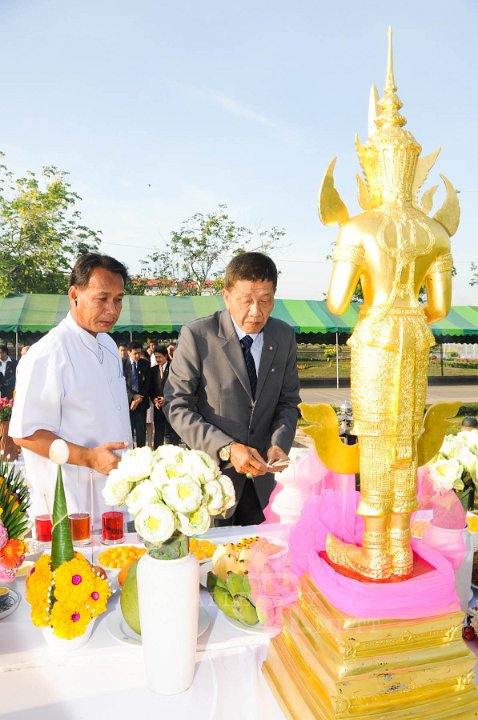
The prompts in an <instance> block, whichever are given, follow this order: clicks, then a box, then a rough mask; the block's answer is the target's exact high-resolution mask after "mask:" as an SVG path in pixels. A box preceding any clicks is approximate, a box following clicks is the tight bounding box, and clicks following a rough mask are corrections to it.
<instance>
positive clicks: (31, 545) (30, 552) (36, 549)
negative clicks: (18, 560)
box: [25, 538, 45, 563]
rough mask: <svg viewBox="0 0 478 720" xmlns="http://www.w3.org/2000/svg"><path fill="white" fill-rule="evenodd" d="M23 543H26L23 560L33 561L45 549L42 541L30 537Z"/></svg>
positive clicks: (39, 556)
mask: <svg viewBox="0 0 478 720" xmlns="http://www.w3.org/2000/svg"><path fill="white" fill-rule="evenodd" d="M25 543H26V545H27V552H26V553H25V561H28V562H31V563H34V562H36V561H37V560H38V559H39V558H41V556H42V555H43V553H44V551H45V546H44V544H43V543H41V542H39V541H38V540H32V539H31V538H28V539H27V540H25Z"/></svg>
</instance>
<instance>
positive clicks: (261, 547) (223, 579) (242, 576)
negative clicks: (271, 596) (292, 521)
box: [206, 536, 288, 632]
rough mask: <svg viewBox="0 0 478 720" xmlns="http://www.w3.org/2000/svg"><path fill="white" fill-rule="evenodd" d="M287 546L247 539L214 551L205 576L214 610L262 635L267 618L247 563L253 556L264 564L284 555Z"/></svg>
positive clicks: (277, 541)
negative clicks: (256, 593) (255, 595)
mask: <svg viewBox="0 0 478 720" xmlns="http://www.w3.org/2000/svg"><path fill="white" fill-rule="evenodd" d="M287 553H288V545H287V543H286V542H285V541H284V540H281V539H279V538H268V537H260V536H254V537H247V538H241V539H240V540H238V541H237V542H235V543H224V544H220V545H218V546H217V548H216V550H215V551H214V553H213V555H212V558H211V564H210V569H209V570H208V572H207V576H206V588H207V590H208V592H209V593H210V595H211V597H212V598H213V600H214V602H215V604H216V605H217V607H218V608H219V609H220V610H221V611H222V612H223V613H224V615H225V616H226V618H227V619H228V620H230V621H232V624H234V625H236V626H238V627H241V628H242V629H245V630H251V629H253V630H255V631H257V632H263V631H264V626H265V625H266V621H267V617H266V615H265V613H264V612H263V608H262V606H261V603H259V602H256V601H255V599H254V595H253V589H252V588H251V579H250V576H249V563H250V560H251V557H252V555H254V560H255V562H257V558H262V560H261V562H263V563H264V566H265V564H266V563H267V562H268V561H269V560H271V559H280V558H283V557H285V556H286V555H287Z"/></svg>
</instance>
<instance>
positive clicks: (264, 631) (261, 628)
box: [221, 613, 280, 637]
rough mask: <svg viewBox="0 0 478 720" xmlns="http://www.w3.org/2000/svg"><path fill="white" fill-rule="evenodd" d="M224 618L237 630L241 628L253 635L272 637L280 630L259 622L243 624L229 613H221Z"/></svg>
mask: <svg viewBox="0 0 478 720" xmlns="http://www.w3.org/2000/svg"><path fill="white" fill-rule="evenodd" d="M221 614H222V616H223V617H224V618H226V620H227V622H228V623H231V625H234V627H235V628H237V629H238V630H242V631H243V632H246V633H252V634H253V635H267V636H268V637H273V636H274V635H277V633H278V632H279V631H280V628H271V627H266V626H265V625H261V624H260V623H257V625H244V623H241V622H239V620H236V619H235V618H232V617H229V615H226V614H225V613H221Z"/></svg>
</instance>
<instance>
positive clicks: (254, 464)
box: [231, 443, 267, 477]
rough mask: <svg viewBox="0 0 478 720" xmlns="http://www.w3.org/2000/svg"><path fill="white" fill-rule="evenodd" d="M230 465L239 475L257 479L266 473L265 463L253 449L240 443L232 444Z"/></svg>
mask: <svg viewBox="0 0 478 720" xmlns="http://www.w3.org/2000/svg"><path fill="white" fill-rule="evenodd" d="M231 464H232V465H233V466H234V468H235V469H236V470H237V472H239V473H244V474H245V475H250V476H251V477H257V475H264V473H266V472H267V463H266V462H265V460H264V458H262V457H261V455H260V454H259V453H258V452H257V450H256V449H255V448H252V447H249V446H248V445H242V443H232V445H231Z"/></svg>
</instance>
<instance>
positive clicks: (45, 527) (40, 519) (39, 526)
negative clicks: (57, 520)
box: [35, 515, 51, 543]
mask: <svg viewBox="0 0 478 720" xmlns="http://www.w3.org/2000/svg"><path fill="white" fill-rule="evenodd" d="M35 535H36V536H37V540H39V541H40V542H44V543H49V542H51V515H37V516H36V517H35Z"/></svg>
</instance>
